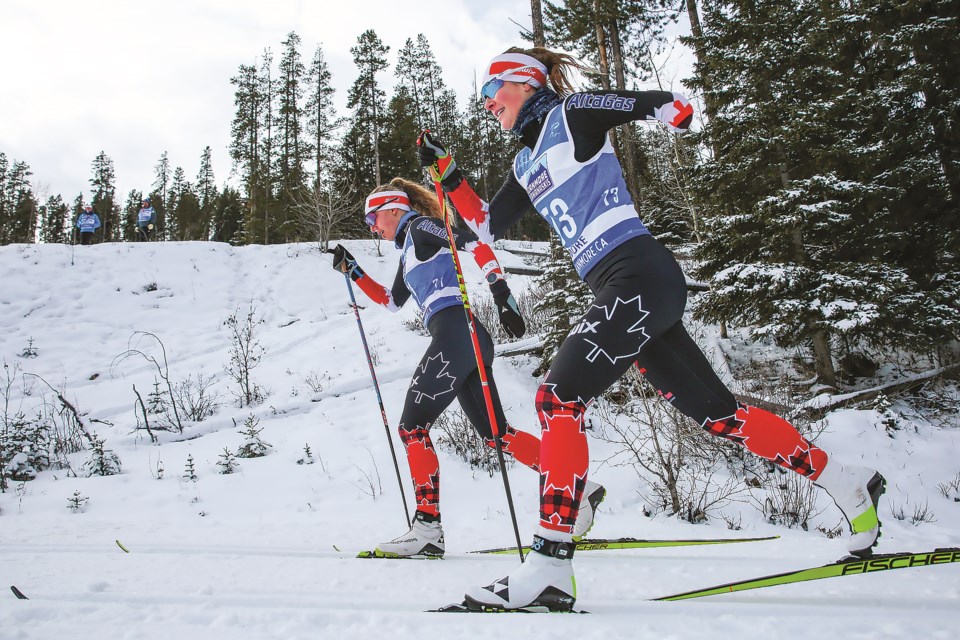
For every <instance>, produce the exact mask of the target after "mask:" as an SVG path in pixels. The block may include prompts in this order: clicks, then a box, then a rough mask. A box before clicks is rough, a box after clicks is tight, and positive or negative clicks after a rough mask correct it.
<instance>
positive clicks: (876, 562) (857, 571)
mask: <svg viewBox="0 0 960 640" xmlns="http://www.w3.org/2000/svg"><path fill="white" fill-rule="evenodd" d="M952 562H960V549H937V550H936V551H923V552H918V553H888V554H877V555H874V556H872V557H870V558H853V557H848V558H843V559H841V560H838V561H837V562H831V563H830V564H825V565H823V566H821V567H813V568H810V569H800V570H797V571H788V572H786V573H779V574H775V575H769V576H761V577H759V578H750V579H747V580H739V581H737V582H729V583H727V584H722V585H717V586H715V587H706V588H703V589H695V590H693V591H686V592H684V593H678V594H674V595H671V596H663V597H661V598H655V600H667V601H675V600H689V599H691V598H703V597H706V596H715V595H720V594H724V593H735V592H738V591H747V590H750V589H762V588H765V587H776V586H780V585H786V584H794V583H797V582H806V581H808V580H822V579H824V578H838V577H841V576H856V575H861V574H867V573H869V574H872V573H876V572H878V571H891V570H893V569H917V568H920V567H935V566H939V565H943V564H949V563H952Z"/></svg>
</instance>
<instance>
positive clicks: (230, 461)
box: [217, 447, 239, 475]
mask: <svg viewBox="0 0 960 640" xmlns="http://www.w3.org/2000/svg"><path fill="white" fill-rule="evenodd" d="M217 466H218V467H220V473H221V474H222V475H229V474H231V473H234V472H235V471H236V470H237V469H238V467H239V465H238V464H237V456H235V455H234V454H233V452H231V451H230V449H228V448H227V447H224V448H223V453H221V454H220V458H219V459H218V460H217Z"/></svg>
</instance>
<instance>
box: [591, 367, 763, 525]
mask: <svg viewBox="0 0 960 640" xmlns="http://www.w3.org/2000/svg"><path fill="white" fill-rule="evenodd" d="M594 417H595V418H596V420H597V422H598V423H599V425H600V426H599V429H598V434H597V435H598V437H599V438H600V439H601V440H604V441H605V442H609V443H611V444H614V445H617V446H618V447H619V449H618V451H617V452H616V453H614V454H613V455H612V456H611V457H610V458H608V459H607V460H606V462H608V463H610V464H613V465H615V466H628V467H632V468H633V469H634V470H635V471H636V474H637V476H638V477H639V478H640V479H641V480H642V481H643V482H644V483H645V484H646V485H647V486H648V487H649V488H650V490H651V491H652V493H653V500H652V504H651V506H652V507H653V509H654V510H655V511H665V512H667V513H669V514H671V515H676V516H678V517H680V518H682V519H683V520H686V521H688V522H693V523H698V522H706V521H707V520H709V519H710V518H711V517H713V516H714V515H715V514H716V513H718V512H719V510H720V509H721V508H722V507H723V506H725V505H726V504H728V503H729V502H731V501H732V500H734V499H735V498H736V497H737V495H738V494H740V493H743V492H744V491H746V485H745V484H744V483H743V482H742V481H741V480H739V479H737V478H736V477H735V476H734V475H727V476H726V477H725V476H724V474H722V473H720V472H721V471H722V470H724V467H725V465H718V464H717V460H718V459H724V458H728V459H729V455H728V453H726V452H724V451H723V450H725V449H729V447H727V446H723V445H724V444H725V443H718V442H716V440H717V439H715V438H713V437H712V436H710V435H709V434H707V433H706V432H705V431H703V430H702V429H700V428H699V427H698V426H697V425H696V424H694V422H693V421H692V420H690V419H689V418H687V417H686V416H684V415H683V414H681V413H680V412H678V411H677V410H676V409H674V408H673V407H672V406H671V405H670V404H669V403H667V402H665V401H664V400H663V399H661V398H660V397H659V396H658V394H657V393H656V391H654V390H653V389H652V387H650V386H649V384H648V383H647V382H646V381H645V380H643V378H642V377H641V376H640V375H639V373H638V372H637V371H636V370H635V369H631V370H630V371H629V372H628V373H627V374H626V375H625V376H624V377H623V378H621V381H620V382H619V383H618V385H616V386H615V387H613V389H612V390H611V392H608V394H607V396H606V397H605V399H602V400H600V401H598V402H597V403H596V408H595V413H594Z"/></svg>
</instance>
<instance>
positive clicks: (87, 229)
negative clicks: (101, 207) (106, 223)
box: [77, 204, 100, 245]
mask: <svg viewBox="0 0 960 640" xmlns="http://www.w3.org/2000/svg"><path fill="white" fill-rule="evenodd" d="M99 228H100V216H98V215H97V214H96V213H94V212H93V206H91V205H89V204H88V205H87V206H85V207H84V208H83V213H81V214H80V217H79V218H77V229H79V230H80V244H82V245H85V244H93V233H94V232H95V231H96V230H97V229H99Z"/></svg>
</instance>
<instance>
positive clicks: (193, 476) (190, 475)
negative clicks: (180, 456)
mask: <svg viewBox="0 0 960 640" xmlns="http://www.w3.org/2000/svg"><path fill="white" fill-rule="evenodd" d="M181 477H182V478H183V479H184V480H189V481H190V482H196V481H197V470H196V467H195V466H194V463H193V454H192V453H188V454H187V464H186V465H185V467H184V469H183V475H182V476H181Z"/></svg>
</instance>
